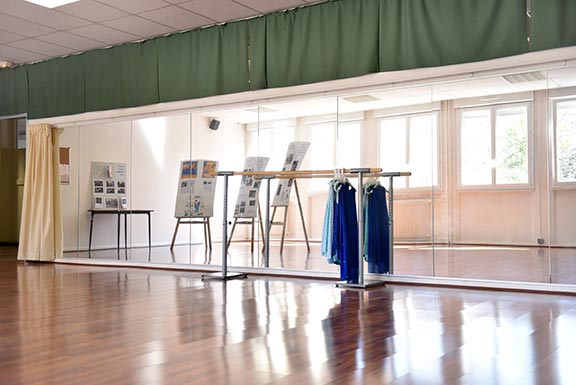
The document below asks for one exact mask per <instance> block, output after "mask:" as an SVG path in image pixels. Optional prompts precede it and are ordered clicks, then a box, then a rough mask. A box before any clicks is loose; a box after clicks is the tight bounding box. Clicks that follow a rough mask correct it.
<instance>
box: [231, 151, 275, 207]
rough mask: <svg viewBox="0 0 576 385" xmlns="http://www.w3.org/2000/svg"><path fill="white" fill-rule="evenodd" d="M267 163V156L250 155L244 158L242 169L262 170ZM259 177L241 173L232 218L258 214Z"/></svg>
mask: <svg viewBox="0 0 576 385" xmlns="http://www.w3.org/2000/svg"><path fill="white" fill-rule="evenodd" d="M267 164H268V158H266V157H263V156H251V157H248V158H246V161H245V162H244V169H243V171H264V170H266V165H267ZM260 182H261V180H260V179H256V178H254V177H253V176H250V175H243V176H242V181H241V182H240V190H239V191H238V199H236V207H235V208H234V218H256V216H257V215H258V192H259V191H260V184H261V183H260Z"/></svg>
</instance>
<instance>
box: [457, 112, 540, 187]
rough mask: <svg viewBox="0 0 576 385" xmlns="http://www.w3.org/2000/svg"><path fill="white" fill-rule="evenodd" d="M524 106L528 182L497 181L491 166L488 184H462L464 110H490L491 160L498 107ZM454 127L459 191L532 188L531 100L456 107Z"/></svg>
mask: <svg viewBox="0 0 576 385" xmlns="http://www.w3.org/2000/svg"><path fill="white" fill-rule="evenodd" d="M520 106H525V107H526V115H527V119H526V122H527V136H528V182H527V183H497V174H496V171H497V170H496V167H492V175H491V179H492V180H491V183H490V184H475V185H463V184H462V117H463V114H464V112H465V111H479V110H487V109H488V110H490V146H491V148H490V151H491V153H490V154H491V157H492V161H495V158H496V117H497V111H498V110H499V109H505V108H510V107H520ZM457 116H458V120H457V127H456V146H457V150H456V151H457V156H456V158H457V160H456V161H457V165H456V168H457V170H458V171H457V189H458V190H459V191H497V190H532V189H534V113H533V102H532V101H522V102H512V103H498V104H488V105H482V106H474V107H460V108H458V113H457Z"/></svg>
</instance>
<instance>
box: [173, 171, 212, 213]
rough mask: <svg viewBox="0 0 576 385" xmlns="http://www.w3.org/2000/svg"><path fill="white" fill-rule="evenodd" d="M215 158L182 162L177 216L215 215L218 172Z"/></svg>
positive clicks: (175, 211) (177, 197)
mask: <svg viewBox="0 0 576 385" xmlns="http://www.w3.org/2000/svg"><path fill="white" fill-rule="evenodd" d="M217 171H218V162H217V161H214V160H183V161H182V162H180V174H179V180H178V192H177V194H176V208H175V210H174V217H176V218H203V217H211V216H213V215H214V194H215V193H216V172H217Z"/></svg>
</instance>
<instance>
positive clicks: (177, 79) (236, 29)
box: [156, 21, 250, 102]
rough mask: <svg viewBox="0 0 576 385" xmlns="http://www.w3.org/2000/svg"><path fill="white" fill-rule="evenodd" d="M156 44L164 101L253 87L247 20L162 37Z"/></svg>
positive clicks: (161, 98)
mask: <svg viewBox="0 0 576 385" xmlns="http://www.w3.org/2000/svg"><path fill="white" fill-rule="evenodd" d="M156 44H157V46H158V80H159V95H160V101H161V102H170V101H174V100H185V99H194V98H200V97H205V96H211V95H221V94H229V93H234V92H240V91H246V90H249V89H250V82H249V70H248V23H247V22H246V21H240V22H236V23H230V24H226V25H218V26H214V27H211V28H205V29H199V30H195V31H190V32H185V33H179V34H175V35H172V36H168V37H165V38H159V39H156Z"/></svg>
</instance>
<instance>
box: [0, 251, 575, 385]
mask: <svg viewBox="0 0 576 385" xmlns="http://www.w3.org/2000/svg"><path fill="white" fill-rule="evenodd" d="M0 292H1V293H2V294H1V296H0V384H2V385H19V384H22V385H50V384H58V385H68V384H74V385H77V384H90V385H99V384H103V385H116V384H203V385H205V384H209V385H210V384H212V385H219V384H234V385H237V384H250V385H261V384H278V385H281V384H282V385H284V384H286V385H304V384H330V385H336V384H342V385H349V384H450V385H452V384H480V385H486V384H514V385H524V384H534V385H536V384H537V385H546V384H574V383H575V382H576V365H575V364H574V357H575V356H576V298H575V297H570V296H553V295H539V294H521V293H505V292H484V291H472V290H468V291H467V290H461V289H441V288H419V287H414V286H389V287H386V288H375V289H370V290H368V291H358V290H346V289H337V288H335V287H334V285H333V283H331V282H328V281H310V280H296V279H290V280H289V279H280V278H274V279H272V278H269V279H268V278H254V277H250V278H248V279H246V280H236V281H229V282H227V283H223V282H220V281H202V280H201V279H200V278H199V276H198V275H197V274H196V273H188V272H174V271H156V270H147V269H130V268H105V267H95V266H78V265H76V266H72V265H59V264H46V263H43V264H24V263H17V262H16V261H14V260H8V259H2V260H1V261H0Z"/></svg>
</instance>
